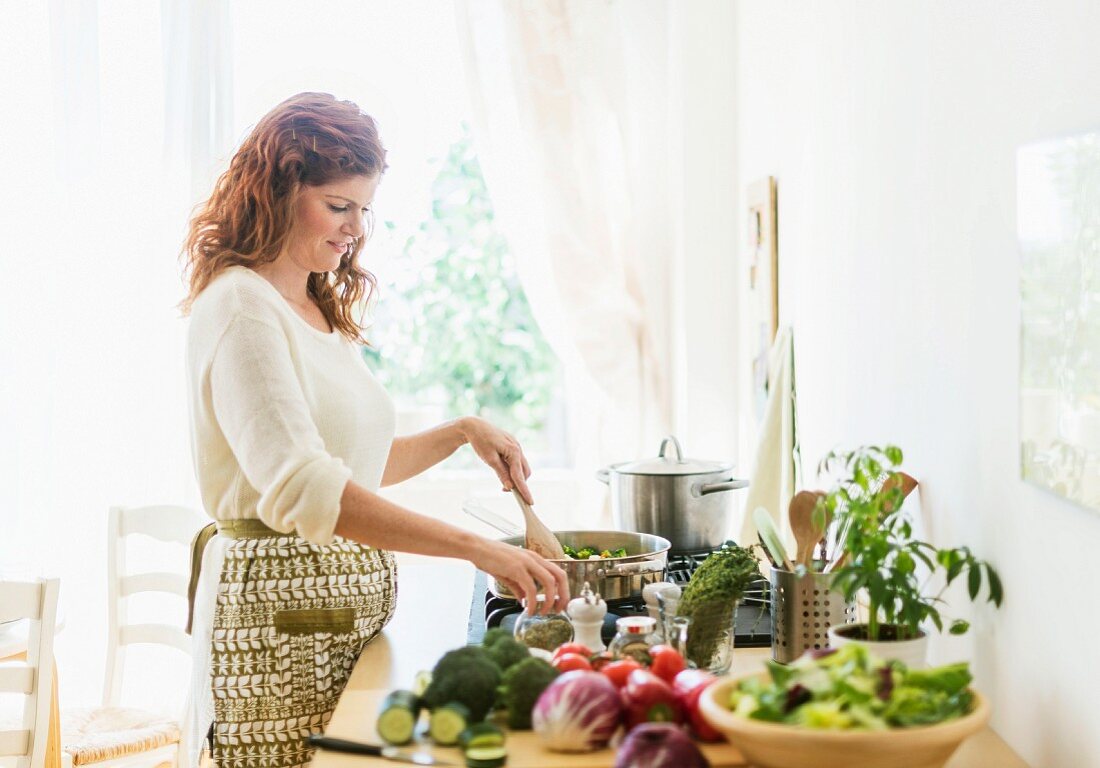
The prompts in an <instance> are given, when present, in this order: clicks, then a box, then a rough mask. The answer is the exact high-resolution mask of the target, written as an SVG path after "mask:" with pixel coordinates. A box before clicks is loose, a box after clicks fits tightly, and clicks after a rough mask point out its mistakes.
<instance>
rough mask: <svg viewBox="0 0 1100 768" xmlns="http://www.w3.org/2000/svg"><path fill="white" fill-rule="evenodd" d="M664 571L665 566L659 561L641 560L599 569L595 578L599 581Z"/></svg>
mask: <svg viewBox="0 0 1100 768" xmlns="http://www.w3.org/2000/svg"><path fill="white" fill-rule="evenodd" d="M664 569H665V564H664V563H663V562H661V561H660V560H642V561H640V562H637V563H622V564H621V565H614V566H612V567H610V568H600V569H599V570H598V571H596V576H598V577H599V578H601V579H607V578H615V577H620V576H637V575H638V574H640V573H657V572H658V571H663V570H664Z"/></svg>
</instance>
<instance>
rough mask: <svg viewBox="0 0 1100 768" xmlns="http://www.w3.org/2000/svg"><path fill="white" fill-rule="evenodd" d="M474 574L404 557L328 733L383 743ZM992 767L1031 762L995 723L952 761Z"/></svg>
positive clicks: (515, 753) (741, 670) (519, 753)
mask: <svg viewBox="0 0 1100 768" xmlns="http://www.w3.org/2000/svg"><path fill="white" fill-rule="evenodd" d="M474 577H475V571H474V569H473V567H472V566H471V565H469V564H467V563H464V562H461V561H455V560H444V559H433V558H422V557H408V558H402V559H401V560H400V561H399V571H398V603H397V610H396V612H395V614H394V617H393V619H392V620H391V621H390V623H389V625H388V626H387V627H386V628H385V629H384V630H383V631H382V633H381V634H380V635H379V636H378V637H376V638H375V639H374V640H373V641H371V642H370V643H369V644H368V645H367V646H366V647H365V648H364V649H363V651H362V653H361V654H360V656H359V659H358V661H357V662H356V664H355V668H354V669H353V671H352V673H351V677H350V678H349V680H348V683H347V686H346V687H345V688H344V691H343V693H342V694H341V696H340V699H339V701H338V703H337V705H336V709H335V711H334V712H333V715H332V720H331V721H330V722H329V724H328V728H327V730H326V732H325V733H326V735H327V736H332V737H336V738H340V739H348V740H353V741H361V742H370V743H380V739H379V737H378V733H377V731H376V730H375V725H374V723H375V720H376V718H377V714H378V709H379V706H380V704H381V702H382V700H383V698H384V697H385V696H386V694H387V693H389V692H390V691H391V690H393V689H395V688H411V687H412V686H413V681H414V678H415V676H416V673H417V672H418V671H420V670H430V669H431V668H432V666H433V664H434V663H435V661H436V660H437V659H439V657H440V656H442V655H443V654H444V653H445V652H446V651H448V650H451V649H454V648H458V647H461V646H463V645H465V643H466V629H467V622H468V620H469V606H470V603H469V595H470V594H471V591H472V589H473V583H474ZM770 654H771V652H770V650H769V649H768V648H745V649H737V650H735V651H734V660H733V667H732V669H731V670H730V673H731V674H736V675H742V674H750V673H753V672H758V671H761V670H762V669H763V668H764V664H765V662H766V660H767V659H768V658H769V657H770ZM701 746H702V750H703V753H704V754H705V755H706V757H707V759H708V760H709V762H710V764H711V765H712V766H714V768H720V767H725V766H731V767H732V766H748V765H749V764H748V763H747V762H746V761H745V758H744V756H743V755H742V754H741V752H740V751H739V750H738V749H737V748H736V746H734V745H733V744H729V743H725V742H723V743H719V744H704V745H701ZM507 748H508V766H509V768H547V767H548V766H561V767H562V768H611V767H612V766H613V764H614V761H615V753H614V751H613V750H611V749H603V750H599V751H596V752H588V753H583V754H561V753H553V752H548V751H546V750H545V749H544V748H543V747H542V745H541V743H540V742H539V740H538V737H537V736H536V735H535V734H534V733H532V732H531V731H521V732H513V733H509V734H508V740H507ZM406 751H408V752H415V753H418V754H424V755H431V756H433V757H434V758H436V759H437V760H441V761H445V762H447V763H449V764H451V765H457V766H461V765H463V760H462V758H461V754H460V752H459V751H458V750H457V749H456V748H444V747H437V746H433V745H431V744H430V743H428V742H427V741H426V740H424V739H419V740H418V742H417V743H416V744H415V745H413V746H411V747H409V748H407V749H406ZM398 764H399V763H395V762H391V761H389V760H386V759H384V758H380V757H364V756H357V755H349V754H343V753H338V752H332V751H325V750H318V751H317V752H316V753H315V754H314V757H313V762H312V766H314V768H374V767H375V766H393V765H398ZM990 766H997V768H1027V763H1025V762H1024V761H1023V760H1022V759H1021V758H1020V757H1019V755H1017V754H1016V753H1015V752H1013V750H1012V749H1011V748H1010V747H1009V746H1008V745H1007V744H1006V743H1005V742H1004V741H1003V740H1002V739H1001V737H1000V736H999V735H997V733H996V732H995V731H993V730H992V729H991V728H988V727H987V728H985V729H983V730H982V731H980V732H979V733H977V734H975V735H974V736H972V737H970V738H969V739H967V740H966V741H965V742H963V744H962V745H961V746H960V747H959V749H958V750H957V751H956V752H955V754H954V755H953V756H952V757H951V759H950V760H949V761H948V763H947V765H946V767H945V768H990Z"/></svg>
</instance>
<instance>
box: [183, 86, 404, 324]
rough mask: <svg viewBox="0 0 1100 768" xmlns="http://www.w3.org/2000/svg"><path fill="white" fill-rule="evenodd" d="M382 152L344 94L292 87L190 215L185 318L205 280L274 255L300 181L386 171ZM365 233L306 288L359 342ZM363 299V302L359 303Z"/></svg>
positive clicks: (282, 242) (287, 228)
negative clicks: (357, 313)
mask: <svg viewBox="0 0 1100 768" xmlns="http://www.w3.org/2000/svg"><path fill="white" fill-rule="evenodd" d="M386 167H387V166H386V150H385V148H383V146H382V142H381V141H380V140H379V138H378V129H377V126H376V125H375V122H374V120H373V119H372V118H371V117H370V116H369V115H366V114H364V113H363V112H362V111H361V110H360V109H359V107H358V106H356V105H355V104H353V103H352V102H350V101H338V100H337V99H336V98H335V97H334V96H331V95H330V94H327V93H299V94H298V95H297V96H291V97H290V98H289V99H287V100H286V101H284V102H283V103H281V104H279V105H278V106H277V107H275V108H274V109H273V110H271V111H270V112H268V113H267V114H266V115H264V117H263V119H262V120H260V122H258V123H257V124H256V127H255V128H253V129H252V132H251V133H250V134H249V135H248V138H246V139H245V140H244V143H243V144H241V147H240V149H238V150H237V153H236V154H235V155H234V156H233V159H232V161H230V163H229V169H228V170H226V171H225V173H223V174H222V175H221V177H220V178H219V179H218V181H217V182H216V183H215V184H214V192H213V193H212V194H211V195H210V198H209V199H208V200H207V201H206V202H205V203H203V204H201V205H200V206H199V207H198V209H197V211H196V213H195V214H194V216H193V217H192V218H191V224H190V227H189V231H188V235H187V240H186V242H185V244H184V248H183V258H184V259H185V261H186V265H185V269H184V272H185V275H186V276H187V277H186V279H187V281H188V285H189V292H188V295H187V298H185V299H184V300H183V301H182V302H181V303H180V308H181V309H182V310H183V313H184V314H185V315H186V314H187V313H188V312H190V309H191V305H192V303H194V301H195V299H196V298H197V297H198V295H199V294H200V293H202V291H203V289H204V288H206V286H208V285H209V284H210V282H211V281H212V280H213V279H214V278H215V277H217V276H218V275H219V274H221V273H222V272H223V271H225V270H226V269H227V268H229V267H231V266H234V265H243V266H248V267H252V266H255V265H258V264H264V263H266V262H270V261H274V260H275V259H276V258H278V257H279V255H280V254H281V253H282V252H283V250H284V248H286V245H287V243H288V242H289V240H290V235H291V232H292V231H293V227H294V204H295V202H296V200H297V199H298V195H299V193H300V191H301V189H302V187H303V185H308V186H320V185H321V184H328V183H329V182H332V181H336V180H338V179H341V178H345V177H348V176H368V177H370V176H376V175H378V174H381V173H383V172H384V171H385V170H386ZM372 229H373V220H372V219H370V218H369V217H368V220H367V224H366V232H365V236H364V237H362V238H360V239H359V240H358V241H357V242H356V243H355V246H354V248H353V249H352V250H351V251H350V252H349V253H348V254H346V255H345V256H344V257H343V258H341V259H340V266H339V267H337V268H336V270H335V271H333V272H322V273H317V272H315V273H313V274H311V275H310V276H309V282H308V284H307V290H308V292H309V295H310V296H311V297H312V298H313V300H314V301H316V302H317V305H318V306H319V307H320V308H321V311H322V312H323V313H324V315H325V317H326V318H327V319H328V321H329V323H330V324H331V325H332V327H333V328H335V329H336V330H337V331H339V332H340V333H342V334H343V335H344V336H346V337H347V338H348V339H350V340H352V341H354V342H359V343H366V342H365V340H364V339H363V336H362V328H361V327H360V325H359V323H358V322H357V321H356V319H355V317H354V309H355V307H356V306H357V305H359V303H360V300H363V299H365V300H366V301H369V300H370V298H371V296H372V294H373V293H374V291H375V289H376V287H377V284H378V283H377V280H375V277H374V275H372V274H371V273H370V272H368V271H367V270H365V269H363V268H362V267H360V266H359V253H360V252H361V251H362V249H363V244H364V243H365V242H366V240H367V239H368V238H369V237H370V234H371V231H372ZM366 301H364V304H365V303H366Z"/></svg>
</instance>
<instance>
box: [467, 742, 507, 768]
mask: <svg viewBox="0 0 1100 768" xmlns="http://www.w3.org/2000/svg"><path fill="white" fill-rule="evenodd" d="M507 761H508V752H507V751H506V750H505V749H504V747H503V746H500V747H475V748H474V749H468V750H466V768H500V766H502V765H504V764H505V763H506V762H507Z"/></svg>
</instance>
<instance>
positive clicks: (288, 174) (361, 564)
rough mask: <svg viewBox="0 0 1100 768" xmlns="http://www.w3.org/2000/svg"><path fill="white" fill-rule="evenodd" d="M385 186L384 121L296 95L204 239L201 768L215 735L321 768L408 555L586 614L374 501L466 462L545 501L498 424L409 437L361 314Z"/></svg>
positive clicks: (194, 387) (370, 283) (477, 548)
mask: <svg viewBox="0 0 1100 768" xmlns="http://www.w3.org/2000/svg"><path fill="white" fill-rule="evenodd" d="M385 168H386V163H385V150H384V149H383V147H382V145H381V143H380V142H379V139H378V133H377V130H376V128H375V124H374V121H373V120H372V119H371V118H370V117H368V116H367V115H365V114H363V113H362V112H360V110H359V108H358V107H357V106H355V105H354V104H352V103H350V102H346V101H337V100H336V99H334V98H333V97H332V96H329V95H327V94H320V93H303V94H299V95H297V96H294V97H292V98H290V99H288V100H286V101H285V102H283V103H282V104H280V105H279V106H277V107H276V108H275V109H273V110H272V111H271V112H270V113H269V114H268V115H266V116H265V117H264V118H263V119H262V120H261V121H260V122H259V123H258V124H257V125H256V127H255V129H254V130H253V131H252V133H251V134H250V135H249V136H248V138H247V139H246V140H245V141H244V143H243V144H242V145H241V147H240V149H239V150H238V152H237V154H236V155H235V156H234V157H233V160H232V162H231V163H230V166H229V169H228V170H227V171H226V172H225V173H224V174H223V175H222V177H221V178H220V179H219V180H218V182H217V184H216V185H215V188H214V192H213V194H212V195H211V197H210V199H209V200H208V201H207V202H206V203H205V205H204V206H203V207H202V208H201V209H200V210H199V212H198V213H197V214H196V215H195V217H194V219H193V220H192V222H191V227H190V233H189V236H188V239H187V243H186V246H185V256H186V258H187V262H188V273H189V281H190V292H189V295H188V297H187V298H186V299H185V300H184V302H183V307H184V311H185V312H188V311H189V312H190V315H191V323H190V328H189V334H188V377H189V384H190V403H191V422H192V443H193V449H194V460H195V467H196V473H197V476H198V481H199V486H200V490H201V494H202V500H203V505H204V507H205V508H206V510H207V512H208V513H209V514H210V515H211V516H212V517H213V518H214V519H215V520H216V521H217V523H216V526H217V535H214V536H213V538H212V539H210V542H209V545H206V546H205V547H204V543H205V542H203V541H198V542H197V545H196V559H195V561H194V562H195V563H196V565H198V564H199V563H200V562H201V567H199V568H195V569H194V571H197V572H198V576H197V581H196V575H195V572H194V571H193V574H192V583H193V586H194V591H195V599H194V617H193V624H192V635H193V638H194V653H195V657H194V660H195V674H194V676H193V682H192V691H191V698H192V702H191V705H190V706H189V715H188V719H189V722H188V723H187V727H186V728H185V733H184V737H183V742H184V743H183V761H184V764H187V765H195V764H196V762H197V760H198V753H199V750H200V749H201V741H202V738H203V737H204V736H205V735H206V734H207V733H208V729H210V731H209V732H210V738H211V746H212V755H213V759H214V763H215V765H218V766H221V765H225V766H230V765H233V766H236V765H245V764H246V763H247V764H249V765H252V764H256V765H259V764H263V765H271V766H276V765H277V766H296V765H301V764H303V763H305V762H307V761H308V760H309V757H310V751H309V749H308V748H307V747H306V745H305V742H304V739H305V737H306V736H307V735H308V734H309V733H311V732H319V731H322V730H324V728H325V726H326V724H327V723H328V720H329V718H330V717H331V714H332V710H333V708H334V707H335V705H336V700H337V698H338V697H339V695H340V692H341V691H342V690H343V687H344V684H345V682H346V681H347V677H348V674H349V673H350V671H351V668H352V666H353V665H354V663H355V660H356V659H357V658H358V656H359V652H360V650H361V649H362V647H363V645H364V644H365V643H367V642H369V641H370V640H371V639H372V638H373V637H374V636H375V635H376V634H378V632H379V631H380V630H381V629H382V627H383V626H385V624H386V622H387V621H388V620H389V619H390V616H391V615H392V614H393V610H394V602H395V597H396V569H395V566H394V560H393V557H392V555H391V554H390V551H394V550H396V551H402V552H415V553H420V554H426V555H438V556H442V557H457V558H462V559H465V560H469V561H470V562H472V563H473V564H474V565H475V566H477V567H478V568H480V569H481V570H484V571H486V572H488V573H491V574H493V575H494V576H495V577H497V578H498V579H500V580H502V581H503V582H504V583H505V584H507V585H509V587H510V588H512V589H513V590H515V591H516V593H517V594H521V595H524V596H527V597H531V596H533V595H534V594H535V593H536V591H538V592H545V593H546V595H547V601H546V602H545V604H544V605H545V606H546V609H547V610H549V609H551V608H556V609H559V610H560V609H562V608H564V605H565V603H566V601H567V600H568V597H569V594H568V586H567V583H566V577H565V574H564V572H563V571H562V570H561V569H560V568H558V567H557V566H555V565H553V564H552V563H549V562H547V561H546V560H543V559H542V558H540V557H538V556H537V555H534V554H533V553H530V552H527V551H525V550H522V549H519V548H517V547H512V546H508V545H506V544H502V543H500V542H497V541H492V540H489V539H485V538H482V537H479V536H475V535H473V534H471V533H468V532H466V531H463V530H461V529H458V528H455V527H453V526H451V525H447V524H445V523H443V522H440V521H438V520H434V519H432V518H430V517H425V516H423V515H419V514H416V513H415V512H411V511H409V510H406V509H403V508H401V507H399V506H397V505H396V504H392V503H390V502H388V501H386V500H385V499H383V498H382V497H380V496H378V495H377V493H376V491H377V489H378V487H379V486H380V485H389V484H392V483H397V482H400V481H402V480H405V479H407V478H409V477H412V476H414V475H416V474H418V473H420V472H422V471H424V470H425V469H427V468H428V467H431V466H432V465H434V464H436V463H437V462H439V461H441V460H442V459H444V458H446V457H447V456H449V455H450V454H451V453H453V452H454V451H455V450H456V449H457V448H458V447H459V446H461V445H462V444H464V443H469V444H470V445H471V447H473V449H474V450H475V451H476V452H477V454H478V456H480V457H481V458H482V459H483V460H484V461H485V462H486V463H487V464H489V466H490V467H492V468H493V469H494V470H495V471H496V473H497V475H498V476H499V478H500V481H501V484H502V485H503V486H504V488H505V489H506V490H510V489H512V488H515V489H517V490H518V491H519V492H520V494H521V495H523V497H524V498H525V499H527V501H528V502H530V501H531V500H532V499H531V493H530V490H529V489H528V488H527V483H526V479H527V477H528V475H529V474H530V469H529V468H528V466H527V461H526V459H525V458H524V456H523V451H522V449H521V448H520V446H519V444H518V443H517V442H516V441H515V440H514V439H513V438H512V437H511V436H509V435H507V434H506V433H504V432H502V431H501V430H499V429H496V428H495V427H493V426H492V425H490V424H488V423H487V422H485V421H483V420H480V419H476V418H467V419H460V420H458V421H455V422H451V423H449V424H445V425H442V426H440V427H438V428H436V429H433V430H430V431H428V432H424V433H421V434H418V435H414V436H411V437H402V438H396V439H395V438H394V436H393V431H394V411H393V405H392V403H391V401H390V399H389V397H388V396H387V395H386V393H385V391H384V390H383V389H382V387H381V386H380V385H379V384H378V382H377V381H376V380H375V379H374V377H373V376H372V375H371V373H370V372H369V370H368V369H367V367H366V365H365V363H364V362H363V360H362V357H361V355H360V351H359V347H358V345H359V343H360V342H361V341H362V338H361V335H360V328H359V326H358V325H357V323H356V322H355V319H354V316H353V312H354V309H355V307H356V305H357V304H358V302H359V300H360V299H362V298H364V294H365V295H366V297H369V296H370V294H371V292H372V291H373V289H374V287H375V281H374V278H373V276H372V275H371V274H370V273H369V272H367V271H365V270H364V269H363V268H362V267H361V266H360V265H359V262H358V259H359V254H360V251H361V250H362V247H363V242H364V240H365V239H366V236H369V234H370V220H371V219H370V206H371V202H372V200H373V198H374V193H375V190H376V189H377V187H378V182H379V180H380V179H381V176H382V172H383V171H384V170H385ZM201 538H205V537H200V539H201ZM200 558H201V560H200ZM531 603H532V604H533V603H534V601H533V600H532V601H531ZM211 726H212V727H211Z"/></svg>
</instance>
